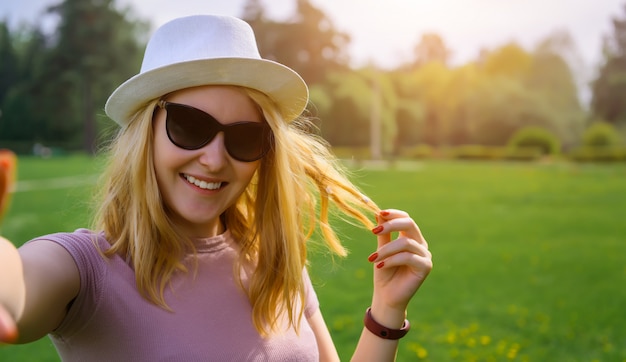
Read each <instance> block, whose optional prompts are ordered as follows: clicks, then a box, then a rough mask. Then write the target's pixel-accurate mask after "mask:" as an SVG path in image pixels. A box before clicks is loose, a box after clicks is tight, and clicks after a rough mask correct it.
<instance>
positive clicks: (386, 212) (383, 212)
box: [380, 210, 389, 216]
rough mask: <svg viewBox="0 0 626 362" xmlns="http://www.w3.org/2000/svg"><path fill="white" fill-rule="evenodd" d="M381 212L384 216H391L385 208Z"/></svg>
mask: <svg viewBox="0 0 626 362" xmlns="http://www.w3.org/2000/svg"><path fill="white" fill-rule="evenodd" d="M380 214H381V215H382V216H389V211H385V210H383V211H381V212H380Z"/></svg>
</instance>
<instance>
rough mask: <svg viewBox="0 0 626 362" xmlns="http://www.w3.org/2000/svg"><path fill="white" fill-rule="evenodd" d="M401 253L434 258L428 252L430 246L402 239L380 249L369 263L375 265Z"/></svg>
mask: <svg viewBox="0 0 626 362" xmlns="http://www.w3.org/2000/svg"><path fill="white" fill-rule="evenodd" d="M399 253H410V254H415V255H419V256H423V257H427V258H431V257H432V255H431V253H430V251H429V250H428V245H426V244H423V243H419V242H417V241H415V240H413V239H410V238H406V237H400V238H398V239H396V240H393V241H391V242H390V243H387V244H386V245H383V246H382V247H380V248H379V249H378V250H377V251H376V253H374V254H372V256H370V258H369V261H370V262H374V263H375V262H378V261H380V260H384V259H386V258H389V257H391V256H393V255H395V254H399Z"/></svg>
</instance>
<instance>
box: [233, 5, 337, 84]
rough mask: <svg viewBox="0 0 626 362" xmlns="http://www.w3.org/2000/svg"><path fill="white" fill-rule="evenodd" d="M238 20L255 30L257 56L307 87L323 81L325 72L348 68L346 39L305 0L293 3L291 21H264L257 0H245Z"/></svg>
mask: <svg viewBox="0 0 626 362" xmlns="http://www.w3.org/2000/svg"><path fill="white" fill-rule="evenodd" d="M242 18H243V19H244V20H246V21H247V22H248V23H250V25H251V26H252V28H253V29H254V31H255V34H256V38H257V43H258V44H259V48H260V49H259V51H260V53H261V56H263V57H264V58H267V59H273V60H277V61H279V62H281V63H283V64H285V65H287V66H289V67H290V68H293V69H294V70H295V71H297V72H298V73H299V74H300V75H301V76H302V78H303V79H304V80H305V81H306V82H307V83H309V84H317V83H320V82H322V81H323V80H324V78H325V75H326V73H327V72H330V71H337V70H341V69H348V62H349V56H348V53H347V48H348V47H347V45H348V43H349V41H350V38H349V36H348V35H347V34H345V33H343V32H340V31H339V30H337V28H336V27H335V25H334V24H333V21H332V19H331V18H330V17H328V16H327V15H326V14H325V13H324V12H323V11H322V10H321V9H320V8H318V7H316V6H314V5H313V4H312V3H311V2H310V1H308V0H297V1H296V11H295V13H294V14H293V15H291V17H290V18H291V19H293V21H286V22H277V21H274V20H271V19H268V18H267V16H266V11H265V9H264V8H263V5H262V4H261V2H259V1H258V0H247V1H246V3H245V5H244V12H243V14H242Z"/></svg>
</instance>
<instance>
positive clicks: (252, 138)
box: [224, 122, 270, 162]
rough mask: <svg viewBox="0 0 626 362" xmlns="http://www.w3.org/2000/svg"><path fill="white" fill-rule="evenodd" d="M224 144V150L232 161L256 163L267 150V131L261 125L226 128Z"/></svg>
mask: <svg viewBox="0 0 626 362" xmlns="http://www.w3.org/2000/svg"><path fill="white" fill-rule="evenodd" d="M224 142H225V143H226V150H227V151H228V153H229V154H230V155H231V156H232V157H233V158H234V159H236V160H239V161H245V162H251V161H256V160H258V159H259V158H261V157H263V156H264V155H265V153H266V152H267V151H268V149H269V145H270V142H269V129H268V127H267V126H265V125H264V124H262V123H253V122H246V123H240V124H235V125H232V126H230V127H228V130H227V132H226V137H225V140H224Z"/></svg>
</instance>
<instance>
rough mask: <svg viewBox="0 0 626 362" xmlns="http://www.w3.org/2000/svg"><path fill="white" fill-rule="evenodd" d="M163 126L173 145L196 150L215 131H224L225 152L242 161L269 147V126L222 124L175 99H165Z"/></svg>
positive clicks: (265, 150)
mask: <svg viewBox="0 0 626 362" xmlns="http://www.w3.org/2000/svg"><path fill="white" fill-rule="evenodd" d="M165 108H166V110H167V118H166V121H165V127H166V130H167V136H168V137H169V139H170V141H172V143H173V144H175V145H176V146H178V147H180V148H183V149H186V150H197V149H199V148H202V147H204V146H205V145H207V144H208V143H209V142H211V140H212V139H213V138H215V135H216V134H217V133H218V132H224V144H225V147H226V151H228V154H229V155H230V156H231V157H232V158H234V159H236V160H238V161H243V162H252V161H256V160H258V159H260V158H261V157H263V156H264V155H265V154H266V153H267V151H268V150H269V148H270V144H271V141H270V138H271V136H270V134H271V131H270V129H269V127H268V126H267V125H266V124H264V123H259V122H240V123H234V124H230V125H222V124H221V123H219V122H218V121H217V120H216V119H215V118H213V117H212V116H211V115H210V114H208V113H205V112H203V111H201V110H199V109H196V108H193V107H190V106H186V105H183V104H177V103H167V104H166V106H165Z"/></svg>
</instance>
